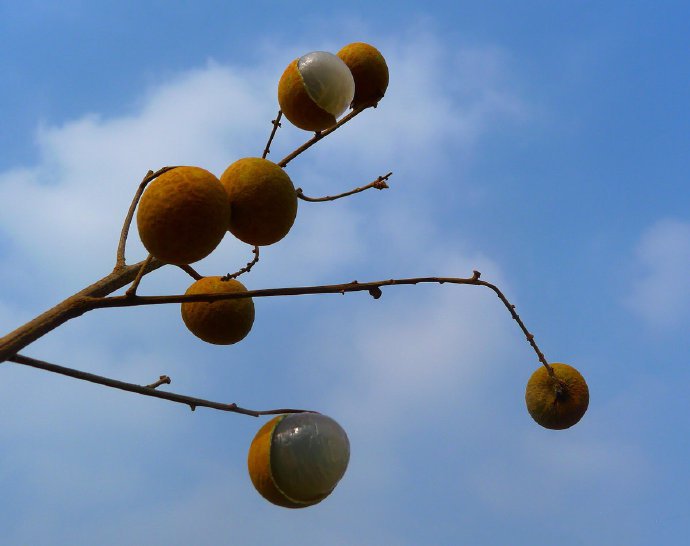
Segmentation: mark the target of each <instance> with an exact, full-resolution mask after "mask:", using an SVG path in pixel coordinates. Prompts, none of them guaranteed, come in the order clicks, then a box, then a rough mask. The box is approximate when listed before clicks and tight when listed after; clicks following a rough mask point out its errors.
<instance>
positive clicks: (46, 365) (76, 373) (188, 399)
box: [9, 354, 309, 417]
mask: <svg viewBox="0 0 690 546" xmlns="http://www.w3.org/2000/svg"><path fill="white" fill-rule="evenodd" d="M9 360H10V361H12V362H15V363H17V364H23V365H25V366H31V367H32V368H38V369H39V370H45V371H48V372H53V373H57V374H60V375H66V376H68V377H73V378H75V379H81V380H82V381H89V382H91V383H97V384H99V385H104V386H106V387H112V388H114V389H120V390H123V391H128V392H134V393H137V394H143V395H144V396H152V397H154V398H162V399H163V400H169V401H170V402H177V403H178V404H185V405H187V406H189V407H190V408H191V410H192V411H194V410H195V409H196V408H199V407H204V408H211V409H216V410H220V411H229V412H232V413H240V414H242V415H250V416H252V417H259V416H261V415H278V414H281V413H307V412H308V411H309V410H300V409H272V410H263V411H256V410H251V409H247V408H241V407H239V406H238V405H237V404H235V403H232V404H223V403H221V402H212V401H210V400H204V399H203V398H195V397H192V396H186V395H184V394H177V393H174V392H166V391H159V390H156V388H155V387H156V386H158V385H159V384H162V383H168V381H164V380H163V378H164V377H166V376H161V380H160V381H161V382H160V383H158V382H157V383H158V384H157V383H154V384H152V385H147V386H143V385H137V384H136V383H126V382H124V381H119V380H117V379H111V378H109V377H103V376H101V375H95V374H92V373H88V372H82V371H80V370H75V369H73V368H65V367H64V366H58V365H57V364H51V363H50V362H45V361H43V360H36V359H35V358H30V357H28V356H24V355H19V354H17V355H14V356H13V357H11V358H9ZM168 379H170V378H168Z"/></svg>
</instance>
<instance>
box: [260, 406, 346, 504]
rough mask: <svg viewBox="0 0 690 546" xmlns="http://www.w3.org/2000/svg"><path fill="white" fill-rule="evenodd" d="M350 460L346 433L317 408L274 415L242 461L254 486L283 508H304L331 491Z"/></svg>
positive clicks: (319, 500) (266, 497) (262, 428)
mask: <svg viewBox="0 0 690 546" xmlns="http://www.w3.org/2000/svg"><path fill="white" fill-rule="evenodd" d="M349 461H350V441H349V440H348V439H347V434H345V431H344V430H343V429H342V428H341V426H340V425H339V424H338V423H336V422H335V421H334V420H333V419H331V418H330V417H326V416H325V415H321V414H320V413H291V414H288V415H279V416H278V417H275V418H274V419H271V420H270V421H269V422H268V423H266V424H265V425H264V426H263V427H261V429H260V430H259V432H257V434H256V436H255V437H254V440H253V441H252V445H251V447H250V448H249V456H248V457H247V465H248V467H249V476H250V477H251V479H252V483H253V484H254V487H255V488H256V490H257V491H258V492H259V493H260V494H261V496H263V497H264V498H265V499H266V500H268V501H270V502H272V503H273V504H277V505H278V506H283V507H285V508H304V507H306V506H311V505H313V504H317V503H319V502H321V501H322V500H323V499H325V498H326V497H327V496H328V495H330V494H331V492H332V491H333V489H335V486H336V485H338V482H339V481H340V479H341V478H342V477H343V475H344V474H345V470H346V469H347V464H348V462H349Z"/></svg>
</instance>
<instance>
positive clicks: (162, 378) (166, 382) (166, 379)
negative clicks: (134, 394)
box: [20, 355, 172, 389]
mask: <svg viewBox="0 0 690 546" xmlns="http://www.w3.org/2000/svg"><path fill="white" fill-rule="evenodd" d="M20 356H21V355H20ZM170 383H172V379H170V377H168V376H167V375H161V376H160V377H159V378H158V381H156V382H155V383H151V384H150V385H146V388H148V389H156V388H158V387H160V386H161V385H170Z"/></svg>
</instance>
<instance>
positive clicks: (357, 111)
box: [278, 104, 373, 167]
mask: <svg viewBox="0 0 690 546" xmlns="http://www.w3.org/2000/svg"><path fill="white" fill-rule="evenodd" d="M372 106H373V105H371V104H369V105H367V106H360V107H359V108H355V109H354V110H352V112H350V113H349V114H348V115H347V116H345V117H344V118H342V119H341V120H340V121H339V122H338V123H336V124H335V125H334V126H333V127H330V128H329V129H326V130H325V131H321V132H319V133H316V134H315V135H314V136H313V137H312V138H310V139H309V140H307V142H305V143H304V144H302V145H301V146H300V147H299V148H297V149H296V150H295V151H294V152H292V153H291V154H289V155H287V156H285V157H284V158H283V159H282V160H281V161H280V162H279V163H278V166H279V167H285V166H286V165H287V164H288V163H290V161H292V160H293V159H295V158H296V157H297V156H298V155H300V154H301V153H302V152H305V151H306V150H308V149H309V148H311V147H312V146H313V145H314V144H316V143H317V142H318V141H319V140H321V139H323V138H326V137H327V136H328V135H330V134H331V133H332V132H333V131H335V130H337V129H339V128H340V127H342V126H343V125H345V124H346V123H347V122H348V121H350V120H351V119H352V118H354V117H355V116H357V115H358V114H360V113H361V112H363V111H364V110H366V109H367V108H370V107H372Z"/></svg>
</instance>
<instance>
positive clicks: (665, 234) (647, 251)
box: [625, 219, 690, 327]
mask: <svg viewBox="0 0 690 546" xmlns="http://www.w3.org/2000/svg"><path fill="white" fill-rule="evenodd" d="M635 257H636V261H637V268H636V269H637V274H636V276H635V278H634V279H633V281H632V285H631V287H630V293H629V295H628V296H627V297H626V298H625V304H626V305H627V307H628V308H630V309H631V310H632V311H633V312H635V313H636V314H637V315H639V316H640V317H642V318H643V319H644V320H646V321H647V322H649V323H650V324H651V325H653V326H655V327H671V326H676V325H678V324H679V323H680V322H681V321H682V320H683V319H684V318H685V317H688V316H689V315H688V310H689V309H690V223H688V222H682V221H680V220H675V219H665V220H660V221H658V222H656V223H655V224H654V225H652V226H650V227H649V228H648V229H647V230H646V231H645V233H643V235H642V237H641V238H640V241H639V242H638V244H637V248H636V250H635Z"/></svg>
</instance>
